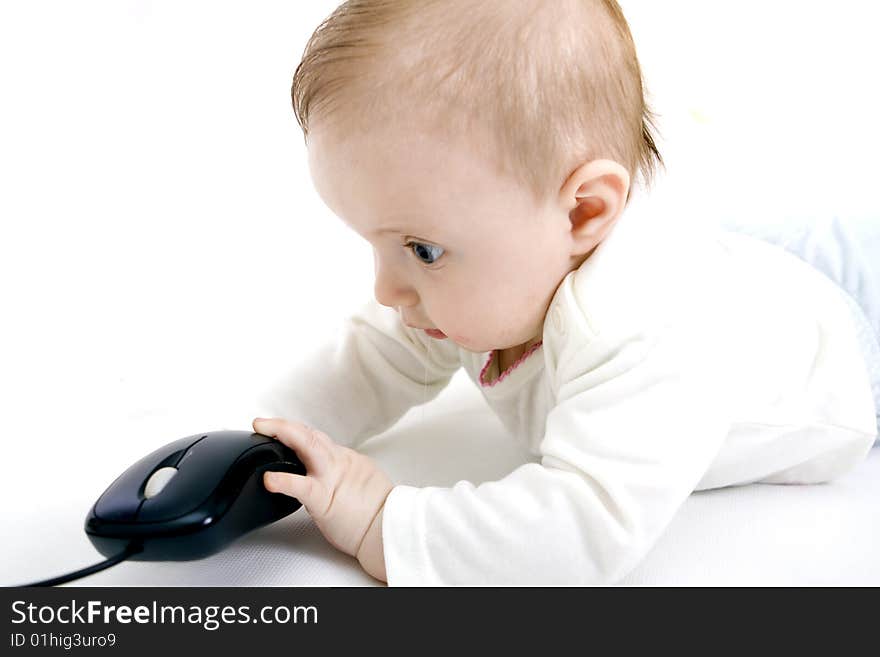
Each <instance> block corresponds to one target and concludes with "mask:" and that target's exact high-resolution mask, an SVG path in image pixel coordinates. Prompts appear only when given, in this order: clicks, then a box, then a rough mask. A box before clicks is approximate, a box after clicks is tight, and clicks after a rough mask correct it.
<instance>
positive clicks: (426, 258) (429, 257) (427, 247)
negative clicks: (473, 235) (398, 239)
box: [406, 242, 444, 265]
mask: <svg viewBox="0 0 880 657" xmlns="http://www.w3.org/2000/svg"><path fill="white" fill-rule="evenodd" d="M406 245H407V246H408V247H409V248H410V249H412V252H413V253H414V254H415V255H416V258H418V259H419V260H421V261H422V262H423V263H425V264H426V265H433V264H434V263H435V262H437V261H438V260H439V259H440V256H442V255H443V253H444V251H443V249H441V248H440V247H439V246H434V245H432V244H422V243H421V242H407V243H406Z"/></svg>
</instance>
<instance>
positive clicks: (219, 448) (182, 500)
mask: <svg viewBox="0 0 880 657" xmlns="http://www.w3.org/2000/svg"><path fill="white" fill-rule="evenodd" d="M206 436H207V437H206V438H204V439H203V440H200V441H199V442H197V443H195V444H194V445H192V446H191V447H190V448H189V449H188V450H187V452H186V454H184V455H183V457H182V458H181V459H180V461H179V462H178V464H177V474H176V475H175V476H174V477H172V478H170V479H169V480H168V481H167V482H166V483H165V486H164V487H163V489H162V492H161V493H159V494H157V495H156V496H154V497H151V498H150V499H146V500H144V503H143V505H142V506H141V509H140V512H139V513H138V516H137V518H138V521H141V522H163V521H166V520H172V519H174V518H178V517H180V516H182V515H184V514H186V513H189V512H190V511H192V510H194V509H196V508H197V507H198V506H200V505H201V504H202V503H203V502H205V500H207V499H208V498H209V497H210V496H211V494H212V493H214V491H215V490H216V489H217V487H218V485H219V484H220V483H221V482H222V481H223V479H224V478H225V477H226V474H227V472H229V470H230V468H231V467H232V465H233V464H234V463H235V462H236V461H237V460H238V458H239V457H240V456H241V455H242V453H244V452H247V451H248V450H250V449H251V448H253V447H254V446H255V445H260V444H261V443H263V442H264V441H263V440H261V438H262V437H258V434H251V433H250V432H247V431H214V432H211V433H208V434H206Z"/></svg>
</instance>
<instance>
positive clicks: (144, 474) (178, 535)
mask: <svg viewBox="0 0 880 657" xmlns="http://www.w3.org/2000/svg"><path fill="white" fill-rule="evenodd" d="M267 470H272V471H278V472H293V473H296V474H305V472H306V470H305V467H304V466H303V464H302V463H301V462H300V460H299V459H298V458H297V456H296V454H295V453H294V451H293V450H292V449H290V448H289V447H287V446H286V445H284V444H283V443H281V442H279V441H277V440H275V439H274V438H271V437H269V436H264V435H262V434H259V433H252V432H249V431H211V432H206V433H200V434H195V435H192V436H187V437H186V438H181V439H180V440H175V441H174V442H171V443H168V444H167V445H165V446H164V447H161V448H159V449H157V450H156V451H155V452H153V453H151V454H149V455H147V456H145V457H144V458H142V459H141V460H140V461H138V462H137V463H135V464H134V465H132V466H131V467H130V468H128V469H127V470H126V471H125V472H123V473H122V474H121V475H120V476H119V477H118V478H117V479H116V480H115V481H114V482H113V483H112V484H110V487H109V488H107V490H106V491H104V493H103V494H102V495H101V496H100V497H99V498H98V500H97V501H96V502H95V504H94V505H93V506H92V509H91V511H89V514H88V516H87V518H86V523H85V531H86V534H87V535H88V537H89V540H90V541H91V542H92V544H93V545H94V546H95V548H96V549H97V550H98V551H99V552H100V553H101V554H103V555H105V556H113V555H117V554H119V553H120V552H122V551H123V550H125V549H126V548H127V547H129V546H131V545H132V544H137V545H138V546H139V547H140V548H141V549H140V551H138V552H135V553H134V554H132V555H131V556H130V557H129V559H132V560H135V561H191V560H194V559H202V558H204V557H207V556H209V555H211V554H214V553H216V552H219V551H220V550H222V549H223V548H225V547H226V546H227V545H229V544H230V543H231V542H232V541H234V540H236V539H237V538H239V537H241V536H242V535H244V534H246V533H247V532H250V531H252V530H254V529H256V528H258V527H261V526H263V525H267V524H269V523H271V522H275V521H276V520H279V519H281V518H283V517H285V516H287V515H289V514H291V513H293V512H294V511H296V510H297V509H299V508H300V506H302V505H301V503H300V502H299V500H297V499H294V498H292V497H290V496H288V495H284V494H282V493H272V492H269V491H268V490H266V487H265V486H264V485H263V473H264V472H266V471H267Z"/></svg>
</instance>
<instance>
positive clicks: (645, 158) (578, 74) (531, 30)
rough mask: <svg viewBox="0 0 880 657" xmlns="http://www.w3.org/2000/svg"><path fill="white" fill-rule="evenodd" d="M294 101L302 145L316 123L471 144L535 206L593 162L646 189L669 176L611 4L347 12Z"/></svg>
mask: <svg viewBox="0 0 880 657" xmlns="http://www.w3.org/2000/svg"><path fill="white" fill-rule="evenodd" d="M291 98H292V101H293V109H294V113H295V114H296V118H297V121H298V122H299V124H300V127H301V128H302V130H303V135H304V138H305V139H306V142H307V141H308V133H309V127H310V122H315V120H316V121H317V122H321V123H323V122H325V121H326V122H327V124H329V125H332V126H334V128H335V129H337V130H342V131H343V132H342V135H344V134H349V133H347V132H345V131H354V130H358V129H360V130H369V129H370V128H373V127H375V126H377V125H383V124H384V125H386V126H393V127H395V128H399V129H401V130H402V129H407V128H411V127H416V126H418V127H421V128H427V129H433V130H440V131H442V132H443V134H446V135H449V136H459V137H460V136H466V138H467V139H468V141H469V144H471V145H472V146H474V148H477V149H479V150H480V151H481V152H482V153H484V154H485V155H486V156H487V157H488V159H489V160H490V161H491V162H493V163H494V164H495V166H496V167H497V168H498V170H499V171H501V172H502V173H507V174H510V175H513V176H514V177H515V178H516V179H517V180H519V181H520V182H521V183H522V184H524V185H526V186H527V187H528V188H529V189H531V191H532V192H533V194H534V196H535V198H536V199H538V200H543V199H546V198H549V195H550V194H552V193H555V192H558V190H559V187H560V186H561V184H562V182H564V181H565V180H566V179H567V178H568V176H569V175H570V174H571V172H572V171H573V170H574V169H575V168H576V167H577V166H578V165H579V164H581V163H583V162H585V161H589V160H593V159H598V158H609V159H613V160H616V161H617V162H620V163H621V164H622V165H623V166H624V167H626V168H627V169H628V171H629V172H630V177H631V180H632V181H633V182H634V183H635V181H636V179H637V176H638V175H640V176H641V180H642V182H643V184H644V185H645V186H650V184H651V182H652V179H653V177H654V174H655V171H656V168H657V165H658V164H659V165H661V166H662V165H663V160H662V158H661V156H660V153H659V151H658V150H657V147H656V145H655V140H654V136H653V131H654V130H656V125H655V121H654V114H653V112H652V111H651V109H650V108H649V107H648V104H647V102H646V100H645V95H644V88H643V81H642V75H641V69H640V67H639V63H638V59H637V57H636V51H635V45H634V43H633V40H632V36H631V34H630V31H629V27H628V25H627V22H626V19H625V18H624V16H623V12H622V11H621V9H620V7H619V6H618V4H617V2H615V1H614V0H505V1H503V2H487V1H486V0H422V1H415V0H348V1H347V2H344V3H343V4H342V5H340V6H339V7H337V9H336V10H335V11H333V13H332V14H331V15H330V16H329V17H327V18H326V19H325V20H324V21H323V22H322V23H321V25H319V26H318V28H317V29H316V30H315V32H314V33H313V34H312V36H311V38H310V39H309V41H308V43H307V44H306V47H305V51H304V53H303V57H302V60H301V61H300V63H299V65H298V67H297V69H296V72H295V73H294V76H293V85H292V88H291Z"/></svg>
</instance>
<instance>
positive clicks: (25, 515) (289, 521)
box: [0, 375, 880, 586]
mask: <svg viewBox="0 0 880 657" xmlns="http://www.w3.org/2000/svg"><path fill="white" fill-rule="evenodd" d="M423 416H424V417H423ZM174 426H176V422H175V420H174V419H173V418H168V428H167V431H166V435H169V436H171V433H172V431H173V429H174ZM171 437H177V435H176V434H174V435H173V436H171ZM365 447H366V448H365V451H366V452H368V453H370V454H371V455H373V456H374V457H375V458H377V459H378V460H379V461H380V462H381V463H382V465H383V466H384V468H385V469H386V471H387V472H388V473H389V474H390V475H391V477H392V479H394V480H395V481H397V482H400V483H409V484H415V485H440V486H448V485H452V484H454V483H455V482H456V481H458V480H460V479H469V480H470V481H473V482H480V481H486V480H490V479H493V478H496V477H499V476H501V475H503V474H506V473H507V472H509V471H510V470H512V469H513V468H515V467H516V466H517V465H519V464H521V463H523V462H525V459H526V456H525V454H524V453H523V452H521V451H519V450H518V449H517V448H516V443H515V442H514V441H511V440H509V439H507V438H506V436H505V433H504V429H503V428H502V426H501V424H500V422H498V420H497V419H496V418H495V417H494V416H492V415H491V414H490V413H489V411H488V409H487V408H486V407H485V405H484V402H483V401H482V399H481V398H480V397H479V393H478V391H477V390H476V389H475V388H474V387H473V385H472V384H471V383H470V382H469V381H468V380H466V379H465V378H464V377H463V376H460V375H456V377H455V378H454V379H453V383H452V384H451V386H450V388H448V389H447V390H446V391H444V392H443V393H442V394H441V396H440V397H438V398H437V399H436V400H435V401H434V402H433V403H431V404H428V405H427V406H422V407H419V408H415V409H413V410H412V411H411V412H410V413H409V414H408V415H406V416H405V417H404V418H403V419H402V420H401V422H400V423H399V424H398V425H397V426H396V427H392V428H391V429H390V430H389V431H388V432H387V433H386V434H384V435H383V436H379V437H376V438H374V439H372V440H371V441H369V442H368V443H367V445H366V446H365ZM115 474H116V473H115V472H114V473H107V476H106V477H105V479H106V481H94V482H88V483H86V482H83V484H82V485H81V486H80V487H79V491H80V492H78V491H76V490H75V491H72V492H71V494H70V495H67V496H64V497H61V496H59V497H57V498H56V499H55V501H54V502H52V503H49V504H47V505H46V506H44V507H43V509H42V510H41V512H40V513H33V512H28V511H27V510H26V509H22V510H21V511H20V512H19V513H16V514H15V515H13V516H11V517H9V518H8V522H10V524H8V525H7V526H8V527H10V528H14V529H13V530H12V531H9V532H7V534H6V540H5V541H4V542H3V558H2V559H0V584H5V585H10V584H19V583H24V582H28V581H33V580H37V579H43V578H47V577H51V576H55V575H60V574H62V573H65V572H68V571H72V570H76V569H79V568H82V567H85V566H87V565H90V564H92V563H95V562H97V561H100V560H101V557H100V555H99V554H98V553H97V552H96V551H95V550H94V548H92V547H91V544H90V543H89V542H88V540H87V539H86V537H85V534H84V533H83V530H82V524H83V521H84V519H85V515H86V513H87V512H88V509H89V507H90V505H91V503H92V502H93V501H94V499H93V498H95V497H97V495H98V494H100V492H101V491H103V489H104V487H106V485H107V484H109V481H110V479H112V476H111V475H115ZM878 501H880V448H875V449H873V450H871V453H870V455H869V457H868V459H867V460H866V461H865V462H864V463H862V464H861V465H860V466H858V467H857V468H856V469H854V470H853V471H852V472H850V473H849V474H847V475H846V476H844V477H841V478H840V479H838V480H835V481H833V482H830V483H828V484H821V485H815V486H773V485H751V486H743V487H736V488H727V489H720V490H713V491H704V492H700V493H695V494H693V495H691V497H690V498H689V499H688V500H687V501H686V502H685V504H684V506H683V507H682V508H681V510H680V511H679V513H678V514H677V516H676V517H675V519H674V521H673V522H672V524H671V525H670V526H669V528H668V530H667V531H666V533H665V534H664V535H663V536H662V537H661V539H660V540H659V542H658V543H657V544H656V545H655V547H654V549H653V550H652V551H651V553H650V554H649V555H648V556H647V558H646V559H645V560H644V561H643V562H642V563H641V564H640V565H639V566H638V567H637V568H636V569H635V570H634V571H633V572H631V573H630V575H629V576H627V577H626V578H625V579H624V580H623V581H622V582H621V584H622V585H670V586H676V585H692V586H709V585H730V586H749V585H755V586H760V585H766V586H777V585H779V586H786V585H855V586H859V585H873V586H877V585H880V559H878V558H877V555H878V553H880V503H878ZM376 584H378V582H376V580H373V579H372V578H371V577H369V576H368V575H366V574H365V573H364V572H363V571H362V570H361V569H360V566H359V565H358V564H357V562H356V561H354V560H353V559H351V558H349V557H346V556H344V555H342V554H341V553H339V552H337V551H336V550H334V549H333V548H332V547H331V546H330V545H329V544H328V543H327V542H326V541H325V540H324V539H323V537H322V536H321V535H320V533H319V532H318V531H317V529H316V528H315V526H314V524H313V523H312V522H311V520H310V518H309V517H308V515H306V514H305V512H304V511H302V510H300V511H298V512H296V513H295V514H293V515H292V516H289V517H288V518H285V519H283V520H281V521H279V522H277V523H275V524H273V525H270V526H268V527H265V528H262V529H259V530H257V531H255V532H253V533H251V534H249V535H247V536H246V537H244V538H243V539H241V540H240V541H238V542H237V543H234V544H233V545H232V546H231V547H230V548H229V549H227V550H226V551H224V552H221V553H219V554H217V555H214V556H212V557H209V558H207V559H202V560H200V561H190V562H176V563H171V562H169V563H147V562H126V563H122V564H119V565H117V566H114V567H113V568H111V569H109V570H106V571H104V572H101V573H98V574H96V575H92V576H91V577H88V578H85V579H82V580H78V581H77V582H72V583H70V584H68V585H67V586H81V585H82V586H86V585H88V586H295V585H307V586H343V585H350V586H370V585H376Z"/></svg>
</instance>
